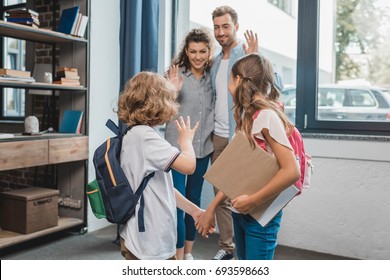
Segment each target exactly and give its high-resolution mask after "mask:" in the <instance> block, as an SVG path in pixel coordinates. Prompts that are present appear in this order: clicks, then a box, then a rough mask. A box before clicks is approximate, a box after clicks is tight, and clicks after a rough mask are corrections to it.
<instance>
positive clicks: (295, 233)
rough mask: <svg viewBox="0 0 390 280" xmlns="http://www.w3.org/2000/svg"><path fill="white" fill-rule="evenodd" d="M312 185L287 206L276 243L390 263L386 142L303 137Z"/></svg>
mask: <svg viewBox="0 0 390 280" xmlns="http://www.w3.org/2000/svg"><path fill="white" fill-rule="evenodd" d="M305 146H306V148H307V151H308V153H311V154H312V155H313V156H314V175H313V178H312V187H311V188H310V189H309V190H306V191H304V192H303V194H301V196H300V197H296V198H295V199H294V200H293V201H292V202H291V204H290V205H288V206H287V207H286V208H285V211H284V215H283V220H282V227H281V230H280V233H279V239H278V240H279V244H282V245H287V246H291V247H297V248H303V249H308V250H313V251H318V252H325V253H330V254H334V255H341V256H347V257H352V258H358V259H371V260H373V259H390V238H389V236H390V219H389V218H388V214H389V213H390V203H389V201H390V188H389V179H390V164H389V163H390V141H388V142H380V141H378V142H376V141H353V140H329V139H310V138H305Z"/></svg>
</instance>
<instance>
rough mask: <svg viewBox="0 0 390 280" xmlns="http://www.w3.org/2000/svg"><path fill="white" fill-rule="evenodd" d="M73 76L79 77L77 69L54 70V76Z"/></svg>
mask: <svg viewBox="0 0 390 280" xmlns="http://www.w3.org/2000/svg"><path fill="white" fill-rule="evenodd" d="M73 77H79V74H78V72H77V69H76V71H73V70H72V71H69V70H63V71H57V72H56V78H73Z"/></svg>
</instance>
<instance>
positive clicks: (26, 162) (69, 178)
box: [0, 0, 90, 250]
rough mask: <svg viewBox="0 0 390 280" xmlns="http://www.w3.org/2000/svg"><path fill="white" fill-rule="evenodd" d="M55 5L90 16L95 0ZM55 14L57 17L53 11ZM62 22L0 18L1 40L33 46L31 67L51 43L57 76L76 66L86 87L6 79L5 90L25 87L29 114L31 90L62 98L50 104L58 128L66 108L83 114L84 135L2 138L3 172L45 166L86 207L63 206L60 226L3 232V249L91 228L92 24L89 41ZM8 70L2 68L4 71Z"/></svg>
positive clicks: (59, 185) (0, 168)
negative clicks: (32, 23)
mask: <svg viewBox="0 0 390 280" xmlns="http://www.w3.org/2000/svg"><path fill="white" fill-rule="evenodd" d="M35 2H36V1H33V0H27V7H28V8H30V9H34V3H35ZM54 3H55V4H54ZM50 6H51V7H52V8H57V9H58V11H57V12H58V13H59V14H61V11H62V10H63V9H66V8H69V7H72V6H79V7H80V12H82V13H83V14H84V15H88V16H90V12H89V11H90V0H75V1H66V0H59V1H53V5H50ZM53 14H55V13H54V12H53ZM57 24H58V18H57V19H55V18H54V19H53V21H52V26H53V27H54V28H53V30H48V29H46V28H45V29H43V28H32V27H29V26H24V25H20V24H16V23H11V22H6V21H4V20H0V36H1V37H10V38H15V39H19V40H24V41H26V43H27V48H28V50H27V51H26V67H27V68H29V69H33V68H34V64H35V61H36V60H35V52H34V48H35V44H36V43H43V44H47V45H51V46H52V51H53V56H52V57H53V60H52V61H51V64H52V74H53V77H54V75H55V72H56V70H57V69H58V68H59V67H61V66H67V67H74V68H77V69H78V73H79V76H80V83H81V86H66V85H61V84H50V83H42V82H34V83H28V82H19V81H6V80H1V81H0V89H2V88H21V89H26V102H25V116H28V115H30V114H31V112H33V111H34V103H33V102H32V101H31V99H32V98H33V97H32V95H30V94H28V90H44V91H49V92H51V93H52V94H51V96H50V98H52V99H53V100H54V98H57V100H58V101H57V102H56V103H54V102H51V103H50V104H51V106H53V107H51V108H50V111H51V113H52V112H57V113H58V115H59V118H58V120H57V123H56V125H57V126H59V123H60V122H61V120H62V116H63V114H64V112H65V111H66V110H79V111H82V112H83V122H82V123H83V125H82V129H81V133H80V134H72V133H44V134H42V135H38V136H25V135H22V131H20V133H15V136H14V138H10V139H0V172H12V171H13V170H19V169H22V168H33V169H34V168H41V167H42V168H45V170H46V168H49V169H51V170H54V172H53V173H54V174H55V176H54V177H55V180H54V184H53V185H52V186H51V187H52V188H56V189H58V190H59V192H60V194H59V196H60V197H62V198H63V197H68V198H70V199H72V200H75V201H79V202H80V204H79V205H81V207H79V206H78V207H69V206H68V205H66V206H64V205H60V204H59V205H58V207H59V208H58V215H59V220H58V225H57V226H55V227H51V228H47V229H44V230H40V231H37V232H33V233H30V234H20V233H16V232H11V231H8V230H2V229H0V250H2V249H3V248H6V247H9V246H13V245H15V244H18V243H22V242H25V241H28V240H32V239H35V238H38V237H40V238H42V237H44V236H46V235H48V234H52V233H55V232H58V231H63V230H70V229H72V230H76V231H78V232H79V233H84V232H86V230H87V198H86V195H85V187H86V184H87V180H88V104H89V102H88V100H89V38H88V36H89V34H88V33H89V32H88V29H89V24H88V26H87V32H86V36H85V37H84V38H82V37H76V36H72V35H68V34H64V33H61V32H57V31H55V27H56V25H57ZM57 49H58V50H59V55H58V64H56V50H57ZM3 66H4V65H0V67H3ZM53 104H54V105H53ZM55 104H57V105H55ZM56 106H57V107H56ZM5 125H8V126H9V124H4V123H0V132H1V131H2V127H3V129H4V127H5ZM14 185H15V184H14ZM21 187H24V185H21ZM29 187H31V185H29ZM36 187H41V186H36ZM9 215H12V213H9ZM27 215H28V213H27ZM0 224H1V221H0Z"/></svg>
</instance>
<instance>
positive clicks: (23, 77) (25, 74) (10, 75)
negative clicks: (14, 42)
mask: <svg viewBox="0 0 390 280" xmlns="http://www.w3.org/2000/svg"><path fill="white" fill-rule="evenodd" d="M0 81H17V82H28V83H34V82H35V79H34V78H33V77H31V72H30V71H21V70H13V69H5V68H0Z"/></svg>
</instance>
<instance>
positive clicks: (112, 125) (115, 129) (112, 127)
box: [106, 119, 119, 135]
mask: <svg viewBox="0 0 390 280" xmlns="http://www.w3.org/2000/svg"><path fill="white" fill-rule="evenodd" d="M106 126H107V127H108V128H109V129H110V130H111V131H112V132H114V133H115V135H119V127H118V126H117V125H116V123H114V122H113V121H112V120H111V119H108V120H107V122H106Z"/></svg>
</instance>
